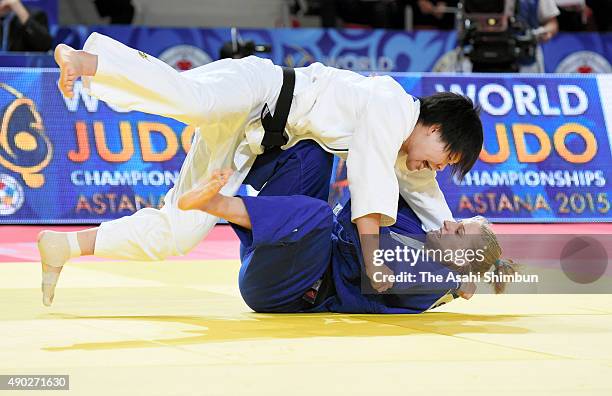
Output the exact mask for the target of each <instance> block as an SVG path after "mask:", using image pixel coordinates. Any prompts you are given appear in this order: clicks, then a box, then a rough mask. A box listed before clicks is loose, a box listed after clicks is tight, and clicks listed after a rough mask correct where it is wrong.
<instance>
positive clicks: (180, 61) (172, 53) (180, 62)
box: [159, 45, 212, 71]
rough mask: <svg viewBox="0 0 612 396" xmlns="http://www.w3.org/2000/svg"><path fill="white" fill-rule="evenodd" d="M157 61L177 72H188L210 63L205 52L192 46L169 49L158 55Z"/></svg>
mask: <svg viewBox="0 0 612 396" xmlns="http://www.w3.org/2000/svg"><path fill="white" fill-rule="evenodd" d="M159 59H161V60H163V61H164V62H166V63H167V64H169V65H170V66H172V67H173V68H175V69H176V70H178V71H184V70H190V69H193V68H195V67H198V66H202V65H205V64H207V63H210V62H212V59H211V58H210V56H208V54H207V53H206V52H204V51H202V50H201V49H199V48H198V47H194V46H193V45H177V46H174V47H170V48H168V49H167V50H165V51H164V52H162V53H161V54H160V55H159Z"/></svg>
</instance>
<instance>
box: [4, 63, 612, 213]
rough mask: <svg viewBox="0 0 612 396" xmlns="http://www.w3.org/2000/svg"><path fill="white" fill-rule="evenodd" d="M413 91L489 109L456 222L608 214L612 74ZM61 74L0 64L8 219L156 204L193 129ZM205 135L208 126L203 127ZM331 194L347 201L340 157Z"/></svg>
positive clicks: (430, 83) (435, 83)
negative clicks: (61, 82)
mask: <svg viewBox="0 0 612 396" xmlns="http://www.w3.org/2000/svg"><path fill="white" fill-rule="evenodd" d="M393 76H394V77H395V78H396V79H397V80H398V81H399V82H400V83H401V84H402V86H403V87H404V88H405V89H406V91H408V92H409V93H411V94H413V95H416V96H422V95H428V94H432V93H434V92H437V91H454V92H459V93H462V94H465V95H467V96H470V97H471V98H473V99H474V101H475V102H476V103H478V104H479V105H480V106H481V107H482V119H483V123H484V128H485V145H484V150H483V152H482V153H481V156H480V161H478V162H477V164H476V166H475V167H474V168H473V170H472V171H471V172H470V173H469V174H468V175H467V177H466V178H465V179H464V180H463V181H462V182H459V181H456V180H452V179H451V178H450V176H449V175H448V173H447V172H444V173H441V174H439V175H438V180H439V182H440V185H441V188H442V190H443V191H444V193H445V195H446V197H447V199H448V202H449V205H450V207H451V209H452V210H453V212H454V214H455V216H456V217H459V218H461V217H470V216H473V215H476V214H481V215H484V216H486V217H488V218H490V219H492V220H494V221H517V222H531V221H548V222H557V221H612V214H611V213H610V202H609V200H610V188H609V186H608V184H607V180H608V179H609V178H610V177H611V176H612V157H611V152H612V145H611V144H610V142H611V140H610V131H612V128H611V127H612V103H611V102H610V101H611V100H612V98H611V97H610V95H609V94H608V95H604V92H606V93H609V92H612V76H611V75H599V76H579V75H574V76H567V75H566V76H554V75H541V76H533V75H532V76H527V77H524V76H520V75H495V76H493V75H471V76H467V75H466V76H457V75H440V74H436V75H433V74H393ZM57 79H58V73H57V70H55V69H10V68H4V69H2V68H0V81H1V83H0V109H1V110H0V111H1V112H2V125H1V126H0V223H72V222H90V223H97V222H100V221H104V220H109V219H113V218H117V217H121V216H124V215H128V214H131V213H134V212H135V211H136V210H138V209H140V208H143V207H159V206H160V205H161V204H162V199H163V195H164V193H165V192H166V191H167V190H168V189H169V188H170V187H171V185H172V183H173V182H174V181H175V180H176V178H177V175H178V171H179V169H180V165H181V162H182V161H183V159H184V157H185V153H186V152H187V150H189V146H190V142H191V137H192V135H193V133H194V128H192V127H188V126H185V125H184V124H181V123H179V122H177V121H174V120H171V119H167V118H162V117H158V116H153V115H148V114H143V113H137V112H130V113H125V112H121V111H119V110H117V109H113V108H112V107H110V106H108V105H107V104H105V103H103V102H101V101H98V100H97V99H95V98H93V97H90V96H88V95H87V94H85V92H83V90H82V88H81V85H80V83H79V84H77V85H76V95H75V96H74V98H73V99H65V98H63V97H62V96H61V94H60V93H59V91H58V89H57ZM203 133H206V131H203ZM337 168H338V172H337V175H336V180H334V195H333V197H334V199H341V198H346V196H345V193H346V189H345V187H346V183H344V182H343V181H342V164H341V163H339V164H338V167H337Z"/></svg>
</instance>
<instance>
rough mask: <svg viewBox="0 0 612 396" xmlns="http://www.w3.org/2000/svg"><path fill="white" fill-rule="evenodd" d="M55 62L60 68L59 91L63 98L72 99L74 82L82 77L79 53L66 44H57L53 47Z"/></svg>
mask: <svg viewBox="0 0 612 396" xmlns="http://www.w3.org/2000/svg"><path fill="white" fill-rule="evenodd" d="M55 62H57V64H58V66H59V67H60V80H59V89H60V91H61V92H62V94H63V95H64V96H65V97H67V98H72V96H73V95H74V91H73V87H74V82H75V81H76V79H77V78H79V77H81V76H82V75H83V65H82V62H81V60H80V57H79V52H78V51H76V50H75V49H74V48H72V47H69V46H67V45H66V44H59V45H58V46H57V47H55Z"/></svg>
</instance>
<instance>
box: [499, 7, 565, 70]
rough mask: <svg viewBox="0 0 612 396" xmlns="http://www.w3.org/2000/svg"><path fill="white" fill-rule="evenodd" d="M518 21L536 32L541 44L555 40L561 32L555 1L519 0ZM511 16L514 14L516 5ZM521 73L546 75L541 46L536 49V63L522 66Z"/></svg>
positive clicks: (511, 11)
mask: <svg viewBox="0 0 612 396" xmlns="http://www.w3.org/2000/svg"><path fill="white" fill-rule="evenodd" d="M517 3H518V15H517V19H518V20H519V21H521V22H523V23H524V24H526V25H527V27H529V28H530V29H533V30H534V31H535V34H536V37H537V39H538V42H539V43H544V42H546V41H548V40H550V39H551V38H553V37H554V36H555V35H556V34H557V32H558V31H559V24H558V23H557V16H558V15H559V14H560V12H559V8H557V5H556V4H555V0H517ZM509 6H510V7H512V9H511V10H509V11H510V12H509V14H510V15H512V14H514V3H513V2H509ZM520 72H521V73H544V55H543V53H542V48H541V47H540V45H538V47H537V48H536V54H535V61H534V62H533V63H530V64H521V67H520Z"/></svg>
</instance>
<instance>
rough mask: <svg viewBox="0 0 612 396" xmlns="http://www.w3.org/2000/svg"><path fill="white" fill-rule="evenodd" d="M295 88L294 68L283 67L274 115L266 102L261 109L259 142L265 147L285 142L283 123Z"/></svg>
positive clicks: (282, 144)
mask: <svg viewBox="0 0 612 396" xmlns="http://www.w3.org/2000/svg"><path fill="white" fill-rule="evenodd" d="M294 89H295V70H293V68H291V67H283V86H282V87H281V90H280V94H279V95H278V100H277V101H276V108H275V109H274V116H272V114H271V113H270V109H269V108H268V104H267V103H266V104H264V108H263V109H262V110H261V125H262V126H263V128H264V130H265V133H264V137H263V139H262V140H261V144H262V145H263V146H264V147H265V148H266V149H269V148H272V147H280V146H284V145H285V144H286V143H287V140H288V139H287V136H285V125H287V117H289V110H290V109H291V102H292V101H293V90H294Z"/></svg>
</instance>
